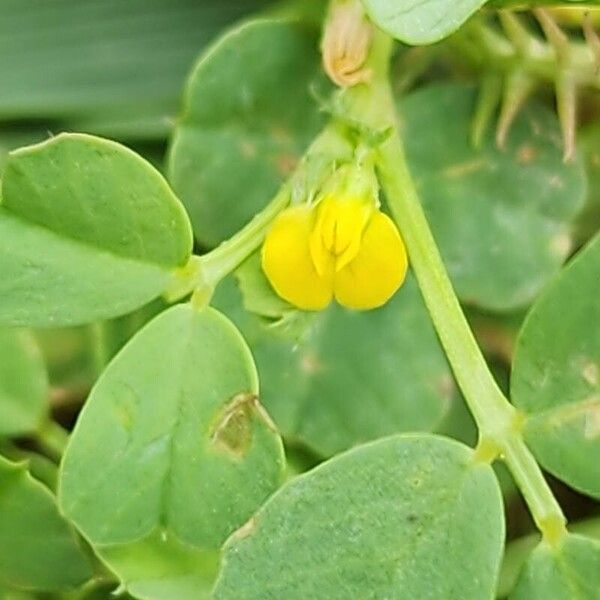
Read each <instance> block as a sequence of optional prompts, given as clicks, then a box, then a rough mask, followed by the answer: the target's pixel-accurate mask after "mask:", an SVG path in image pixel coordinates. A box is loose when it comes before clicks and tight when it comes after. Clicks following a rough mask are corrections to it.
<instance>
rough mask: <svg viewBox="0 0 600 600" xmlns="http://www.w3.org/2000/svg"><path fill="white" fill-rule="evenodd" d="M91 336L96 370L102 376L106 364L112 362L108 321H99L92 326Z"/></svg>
mask: <svg viewBox="0 0 600 600" xmlns="http://www.w3.org/2000/svg"><path fill="white" fill-rule="evenodd" d="M89 327H90V337H91V341H92V359H93V363H94V372H95V373H96V376H97V377H98V376H100V375H101V373H102V371H104V368H105V367H106V365H107V364H108V363H109V362H110V359H111V356H110V349H109V341H108V331H107V323H106V322H105V321H98V322H96V323H92V324H91V325H90V326H89Z"/></svg>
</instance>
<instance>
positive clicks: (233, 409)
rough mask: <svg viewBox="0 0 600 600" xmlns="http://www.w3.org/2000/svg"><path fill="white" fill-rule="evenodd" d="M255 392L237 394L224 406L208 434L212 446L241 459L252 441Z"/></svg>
mask: <svg viewBox="0 0 600 600" xmlns="http://www.w3.org/2000/svg"><path fill="white" fill-rule="evenodd" d="M256 400H257V397H256V395H255V394H245V393H244V394H238V395H237V396H234V398H233V399H232V400H231V402H230V403H229V404H228V405H227V406H226V407H225V409H224V410H223V412H222V413H221V415H220V416H219V418H218V419H217V423H216V425H215V426H214V428H213V431H212V434H211V436H210V438H211V442H212V444H213V446H214V447H215V448H216V449H218V450H220V451H222V452H225V453H226V454H229V455H231V456H233V457H234V458H237V459H241V458H243V457H244V455H245V454H246V453H247V452H248V450H249V448H250V445H251V443H252V412H253V404H254V402H255V401H256Z"/></svg>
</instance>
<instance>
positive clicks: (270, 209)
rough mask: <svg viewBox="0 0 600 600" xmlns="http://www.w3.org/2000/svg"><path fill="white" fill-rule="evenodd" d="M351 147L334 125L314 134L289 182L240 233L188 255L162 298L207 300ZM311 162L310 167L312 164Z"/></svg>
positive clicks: (194, 301)
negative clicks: (282, 214)
mask: <svg viewBox="0 0 600 600" xmlns="http://www.w3.org/2000/svg"><path fill="white" fill-rule="evenodd" d="M350 151H351V146H350V144H349V142H348V141H347V140H346V138H345V137H344V135H343V134H342V133H341V132H340V130H339V128H338V126H336V125H335V124H334V125H330V126H328V127H326V128H325V129H324V130H323V131H322V132H321V134H320V135H318V136H317V137H316V138H315V140H314V141H313V143H312V144H311V146H310V148H309V149H308V150H307V151H306V154H305V156H304V159H303V161H302V162H301V163H300V165H299V166H298V168H297V169H296V171H295V172H294V174H293V175H292V176H291V177H290V179H289V180H288V181H287V182H286V183H284V184H283V185H282V186H281V188H280V189H279V191H278V192H277V194H276V195H275V197H274V198H273V199H272V200H271V201H270V202H269V204H267V206H265V208H263V209H262V210H261V211H260V212H259V213H258V214H257V215H255V216H254V218H253V219H252V220H251V221H250V222H249V223H248V224H246V225H245V226H244V227H243V228H242V229H240V231H238V232H237V233H236V234H235V235H233V236H232V237H231V238H229V239H228V240H226V241H224V242H223V243H222V244H220V245H219V246H217V247H216V248H215V249H214V250H211V251H210V252H208V253H207V254H204V255H202V256H192V258H191V260H190V261H189V263H188V264H187V265H186V266H185V267H184V268H183V269H181V270H180V271H179V272H178V273H176V275H175V277H174V280H173V282H172V283H171V286H170V287H169V289H168V290H167V291H166V292H165V294H164V296H165V298H166V299H167V301H169V302H174V301H176V300H178V299H180V298H183V297H184V296H187V295H189V294H190V293H192V292H194V296H193V299H192V301H193V303H194V304H196V305H197V306H198V307H202V306H205V305H206V304H208V302H209V301H210V298H211V296H212V293H213V291H214V289H215V287H216V286H217V285H218V283H219V282H220V281H221V280H222V279H223V278H224V277H226V276H227V275H229V274H230V273H232V272H233V271H234V270H235V269H237V267H239V266H240V264H241V263H242V262H244V260H246V258H248V257H249V256H250V255H251V254H252V253H253V252H254V251H255V250H257V249H258V248H259V247H260V245H261V244H262V242H263V240H264V237H265V234H266V232H267V230H268V229H269V227H270V225H271V223H272V221H273V219H274V218H275V217H276V216H277V215H278V214H279V213H280V212H281V211H282V210H283V209H284V208H285V207H286V206H287V205H288V204H289V203H290V202H294V201H295V200H296V199H300V200H302V201H304V200H305V199H306V195H307V193H308V190H309V189H312V188H315V187H318V182H320V181H322V179H323V178H324V176H325V175H326V174H327V173H329V172H330V171H331V170H332V164H334V163H335V162H336V160H338V159H339V158H341V157H344V158H347V155H348V153H349V152H350ZM313 163H314V164H313Z"/></svg>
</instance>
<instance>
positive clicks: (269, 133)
mask: <svg viewBox="0 0 600 600" xmlns="http://www.w3.org/2000/svg"><path fill="white" fill-rule="evenodd" d="M317 48H318V41H317V32H316V31H314V30H312V29H311V28H308V27H307V26H306V25H302V24H299V23H294V22H288V21H280V20H260V21H252V22H249V23H246V24H244V25H242V26H241V27H239V28H237V29H235V30H233V31H231V32H230V33H228V34H227V35H226V36H225V37H224V38H222V39H221V40H219V42H218V43H216V44H215V45H214V46H213V47H212V48H210V49H209V50H208V52H206V53H205V55H204V56H203V57H202V58H201V60H200V61H199V62H198V64H197V65H196V68H195V69H194V71H193V72H192V74H191V76H190V79H189V82H188V85H187V91H186V95H185V101H184V109H183V115H182V117H181V120H180V122H179V124H178V126H177V127H176V130H175V134H174V137H173V141H172V145H171V149H170V157H169V166H168V172H169V179H170V181H171V183H172V185H173V189H174V190H175V191H176V192H177V194H178V195H179V197H180V198H181V199H182V200H183V202H184V204H185V205H186V207H187V209H188V211H189V213H190V216H191V219H192V224H193V226H194V233H195V234H196V237H197V239H198V240H199V241H200V242H201V243H203V244H206V245H208V246H214V245H216V244H217V243H219V242H220V241H222V240H223V239H225V238H227V237H229V236H230V235H232V234H233V233H235V232H236V231H237V230H238V229H240V228H241V227H242V226H243V225H244V224H245V223H246V222H247V221H249V220H250V219H251V218H252V217H253V216H254V214H255V213H256V212H257V211H258V210H259V209H260V208H262V207H263V206H264V205H265V204H266V203H267V202H268V201H269V200H270V199H271V196H272V195H273V194H274V193H275V191H276V190H277V188H278V186H279V184H280V183H281V182H282V180H283V179H284V178H285V176H287V175H289V174H290V172H291V171H292V169H293V167H294V166H295V164H296V162H297V160H298V159H299V157H300V156H301V155H302V152H303V150H304V149H305V147H306V146H307V145H308V143H309V142H310V141H311V139H312V138H313V137H314V135H315V134H316V133H317V131H318V130H319V129H320V127H321V125H322V124H323V121H324V116H323V115H322V114H320V113H319V112H318V110H317V107H316V105H315V102H314V101H313V99H312V98H311V96H310V92H309V87H310V85H311V83H312V82H313V81H315V80H317V78H318V77H319V75H320V62H319V54H318V52H317Z"/></svg>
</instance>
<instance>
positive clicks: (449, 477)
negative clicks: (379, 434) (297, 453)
mask: <svg viewBox="0 0 600 600" xmlns="http://www.w3.org/2000/svg"><path fill="white" fill-rule="evenodd" d="M503 545H504V522H503V509H502V497H501V495H500V491H499V489H498V484H497V482H496V479H495V477H494V473H493V471H492V469H491V468H490V467H489V465H486V464H481V463H476V462H474V461H473V453H472V451H471V450H469V449H468V448H467V447H466V446H463V445H462V444H459V443H458V442H454V441H451V440H449V439H447V438H441V437H436V436H431V435H407V436H395V437H391V438H387V439H384V440H379V441H376V442H373V443H370V444H367V445H365V446H360V447H358V448H355V449H354V450H351V451H349V452H347V453H345V454H343V455H341V456H338V457H336V458H333V459H332V460H330V461H328V462H326V463H324V464H322V465H320V466H319V467H317V468H316V469H314V470H313V471H310V472H308V473H307V474H305V475H301V476H299V477H296V478H295V479H293V480H291V481H290V482H289V483H287V484H286V485H285V486H284V487H283V488H282V489H281V490H279V491H278V492H277V493H276V494H275V495H274V496H272V497H271V498H270V499H269V500H268V501H267V503H266V504H265V505H264V507H263V508H261V509H260V510H259V511H258V513H257V514H256V515H255V516H254V517H253V519H251V520H250V521H249V522H248V523H247V524H246V525H245V526H244V527H243V528H241V529H240V530H239V531H238V532H236V533H235V534H234V535H233V536H232V537H231V538H230V539H229V541H228V542H227V544H226V546H225V551H224V559H223V565H222V570H221V573H220V576H219V579H218V580H217V585H216V589H215V598H216V599H217V600H228V599H229V598H231V599H235V600H245V599H248V600H250V599H252V600H255V599H257V598H260V599H261V600H279V599H281V598H285V599H286V600H295V599H298V600H300V599H301V600H306V599H307V598H310V599H311V600H336V599H339V600H347V599H348V598H361V599H362V598H364V599H367V598H370V599H371V598H372V599H374V600H375V599H380V598H386V599H388V600H392V599H398V600H408V599H411V600H412V599H416V598H418V599H419V600H440V599H441V598H444V599H445V600H483V599H489V598H492V596H493V593H494V588H495V584H496V579H497V574H498V570H499V566H500V560H501V557H502V550H503Z"/></svg>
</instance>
